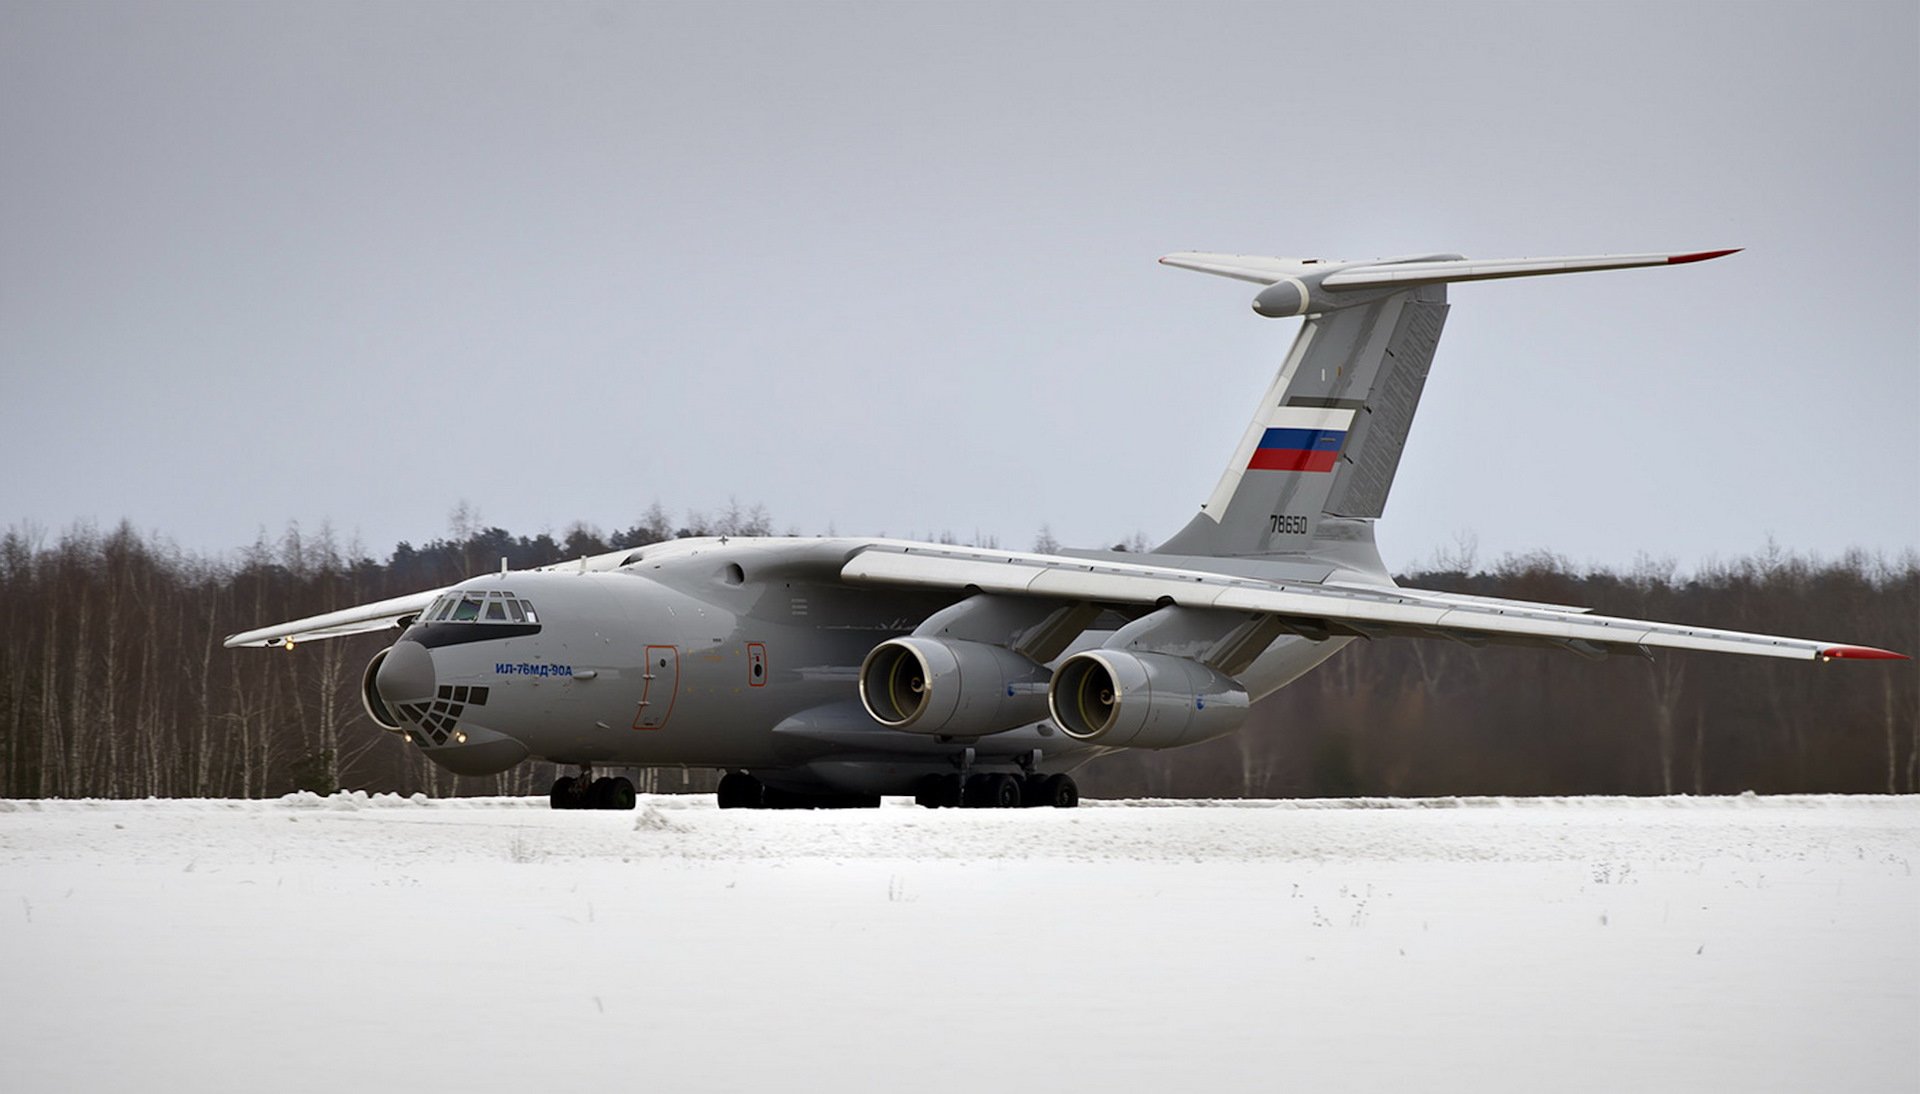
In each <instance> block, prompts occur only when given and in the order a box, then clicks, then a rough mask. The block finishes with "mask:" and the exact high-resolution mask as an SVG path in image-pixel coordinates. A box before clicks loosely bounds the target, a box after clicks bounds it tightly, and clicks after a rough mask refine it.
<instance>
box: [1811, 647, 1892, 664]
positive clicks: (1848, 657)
mask: <svg viewBox="0 0 1920 1094" xmlns="http://www.w3.org/2000/svg"><path fill="white" fill-rule="evenodd" d="M1820 660H1822V661H1833V660H1841V661H1911V660H1913V658H1911V657H1908V656H1907V655H1906V654H1904V653H1895V652H1893V651H1892V650H1882V649H1875V648H1874V647H1872V646H1828V647H1827V648H1826V649H1824V650H1821V651H1820Z"/></svg>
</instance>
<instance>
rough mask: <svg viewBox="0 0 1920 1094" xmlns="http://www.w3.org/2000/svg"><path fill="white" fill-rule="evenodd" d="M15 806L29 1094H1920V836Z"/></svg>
mask: <svg viewBox="0 0 1920 1094" xmlns="http://www.w3.org/2000/svg"><path fill="white" fill-rule="evenodd" d="M1128 804H1131V805H1135V806H1136V807H1127V805H1122V804H1119V803H1115V804H1106V803H1089V807H1087V808H1083V809H1081V810H1078V811H1074V812H1056V811H1051V810H1031V811H1010V812H993V811H978V812H976V811H946V810H942V811H937V812H929V811H924V810H918V809H914V808H912V807H910V806H907V805H905V804H904V803H889V806H888V807H887V808H883V809H880V810H874V811H847V812H819V813H803V812H796V813H785V812H776V813H761V812H732V811H730V812H725V813H722V812H720V811H718V810H716V809H713V808H712V807H711V806H710V805H709V804H708V803H707V801H706V800H704V799H677V798H670V797H662V798H651V799H643V802H642V805H641V808H640V809H639V810H638V811H637V812H635V813H592V812H584V813H552V812H549V811H547V810H546V809H545V808H544V804H543V803H536V802H532V801H523V800H518V799H469V800H463V801H427V800H425V799H416V800H411V801H410V800H406V799H396V798H373V799H368V798H366V797H364V796H357V795H339V796H335V797H333V798H326V799H322V798H315V797H312V796H311V795H302V796H293V797H290V798H287V799H282V800H280V801H275V802H0V968H4V969H5V970H7V973H6V976H5V979H4V980H0V1089H5V1090H7V1091H39V1090H104V1089H110V1088H112V1089H128V1088H130V1087H134V1086H139V1087H153V1088H158V1089H195V1090H201V1089H216V1090H258V1089H272V1090H320V1089H327V1090H335V1089H338V1088H339V1087H340V1086H341V1085H342V1084H347V1083H351V1084H355V1085H358V1086H361V1087H369V1086H370V1087H371V1088H372V1089H410V1090H453V1089H463V1090H507V1089H512V1088H528V1087H532V1086H538V1085H545V1084H556V1083H557V1084H566V1085H573V1084H578V1083H585V1082H608V1081H616V1082H619V1083H620V1084H621V1085H622V1086H623V1087H633V1088H643V1089H644V1088H657V1089H665V1090H745V1089H759V1090H766V1089H779V1090H815V1089H867V1088H881V1087H898V1088H908V1089H936V1090H948V1089H962V1088H971V1087H977V1086H979V1085H982V1084H991V1085H995V1086H1003V1087H1006V1086H1010V1087H1012V1088H1015V1089H1041V1088H1049V1089H1062V1088H1064V1089H1082V1088H1089V1087H1095V1086H1098V1087H1105V1088H1116V1089H1126V1090H1164V1089H1208V1088H1225V1087H1228V1086H1234V1087H1241V1088H1245V1087H1252V1088H1256V1089H1279V1088H1292V1087H1302V1086H1306V1085H1312V1086H1315V1087H1320V1088H1331V1089H1341V1090H1377V1089H1381V1088H1384V1087H1390V1086H1399V1087H1408V1088H1414V1089H1422V1090H1428V1089H1440V1090H1469V1089H1472V1090H1486V1089H1495V1090H1519V1089H1540V1088H1550V1089H1556V1090H1566V1089H1573V1090H1623V1089H1635V1090H1667V1089H1672V1090H1681V1089H1685V1090H1699V1089H1730V1088H1739V1089H1742V1090H1807V1089H1850V1090H1883V1089H1884V1090H1911V1089H1913V1088H1914V1086H1915V1084H1916V1082H1917V1081H1920V881H1917V880H1916V879H1915V877H1914V874H1913V865H1914V863H1915V862H1916V860H1920V801H1916V800H1913V799H1901V798H1785V799H1770V798H1768V799H1762V798H1736V799H1656V800H1629V799H1566V800H1547V801H1504V800H1464V801H1463V800H1453V799H1448V800H1444V801H1433V802H1418V803H1401V802H1378V801H1376V802H1363V803H1357V805H1358V807H1355V804H1356V803H1293V802H1283V803H1207V804H1201V803H1128Z"/></svg>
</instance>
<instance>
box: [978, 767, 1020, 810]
mask: <svg viewBox="0 0 1920 1094" xmlns="http://www.w3.org/2000/svg"><path fill="white" fill-rule="evenodd" d="M967 804H968V805H970V806H973V807H974V808H976V809H1018V808H1020V780H1019V779H1016V778H1014V777H1013V776H1012V775H975V776H974V777H973V778H971V779H968V780H967Z"/></svg>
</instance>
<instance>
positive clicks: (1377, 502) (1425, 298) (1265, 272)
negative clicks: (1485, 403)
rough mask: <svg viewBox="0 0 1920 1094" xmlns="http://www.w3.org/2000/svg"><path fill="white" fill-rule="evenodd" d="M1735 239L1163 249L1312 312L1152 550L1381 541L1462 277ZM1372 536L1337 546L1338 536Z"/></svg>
mask: <svg viewBox="0 0 1920 1094" xmlns="http://www.w3.org/2000/svg"><path fill="white" fill-rule="evenodd" d="M1733 253H1735V252H1734V251H1731V250H1719V251H1686V252H1679V253H1674V252H1661V253H1656V254H1626V255H1572V256H1562V257H1554V258H1503V259H1466V258H1462V257H1460V256H1459V255H1449V254H1440V255H1413V256H1408V257H1405V258H1391V259H1382V260H1377V261H1372V262H1324V261H1321V260H1319V259H1297V258H1265V257H1261V256H1253V255H1231V254H1212V253H1201V252H1194V251H1185V252H1181V253H1179V254H1171V255H1168V256H1166V257H1165V258H1162V259H1161V260H1160V261H1161V262H1162V263H1163V264H1165V265H1168V266H1177V267H1180V268H1181V269H1187V270H1196V271H1198V272H1200V273H1206V274H1213V275H1215V276H1219V277H1230V278H1233V279H1234V280H1236V281H1248V282H1252V283H1254V284H1256V285H1261V286H1263V288H1262V289H1261V290H1260V292H1259V293H1258V294H1257V295H1255V296H1254V298H1253V310H1254V311H1255V312H1257V313H1259V314H1260V315H1264V316H1267V317H1269V318H1275V319H1279V318H1287V317H1291V316H1305V317H1306V321H1305V322H1304V323H1303V324H1302V325H1301V328H1300V336H1299V337H1298V338H1296V339H1294V343H1293V348H1292V349H1291V350H1290V351H1288V353H1287V357H1286V360H1285V362H1284V363H1283V364H1282V365H1281V366H1280V374H1279V375H1278V376H1276V377H1274V380H1273V386H1271V387H1269V388H1268V389H1267V393H1266V395H1265V396H1264V397H1263V398H1262V399H1261V401H1260V408H1259V410H1258V411H1256V412H1255V413H1254V416H1253V421H1252V422H1251V423H1250V424H1249V425H1248V426H1247V431H1246V433H1245V435H1244V436H1242V437H1241V438H1240V447H1239V448H1238V449H1236V450H1235V451H1234V455H1233V460H1232V461H1231V462H1230V463H1228V465H1227V470H1226V473H1225V474H1223V475H1221V476H1220V485H1218V486H1216V487H1214V490H1213V496H1211V497H1209V498H1208V499H1207V502H1206V504H1205V505H1202V506H1201V507H1200V513H1199V515H1198V516H1196V517H1194V518H1193V520H1192V521H1191V522H1189V523H1188V524H1187V526H1186V527H1185V528H1182V529H1181V530H1180V531H1179V533H1178V534H1176V535H1175V536H1174V537H1173V538H1172V539H1170V540H1168V541H1167V542H1166V543H1164V544H1162V545H1161V546H1160V547H1159V548H1158V549H1157V550H1158V551H1160V552H1162V553H1166V554H1174V555H1210V556H1260V555H1289V554H1304V553H1308V552H1317V553H1320V554H1325V555H1329V556H1331V555H1335V554H1340V553H1345V554H1346V555H1347V556H1348V558H1349V560H1352V561H1357V562H1361V563H1363V564H1364V563H1365V562H1367V561H1368V560H1369V559H1370V560H1371V563H1372V565H1373V567H1375V568H1377V567H1378V555H1377V554H1376V553H1374V552H1373V549H1372V543H1373V524H1372V522H1373V520H1374V519H1375V518H1377V517H1378V516H1380V514H1381V513H1382V512H1384V511H1385V509H1386V505H1387V495H1388V493H1389V492H1390V491H1391V490H1392V489H1393V476H1394V474H1395V473H1396V472H1397V471H1398V470H1399V469H1400V454H1401V453H1402V452H1403V451H1405V449H1406V445H1407V433H1408V431H1409V430H1411V429H1412V428H1413V415H1414V411H1415V410H1417V409H1418V408H1419V406H1420V393H1421V392H1422V391H1423V390H1424V389H1425V388H1426V384H1427V370H1428V368H1429V367H1431V366H1432V364H1433V351H1434V348H1435V347H1436V346H1438V345H1439V343H1440V330H1441V328H1442V327H1443V326H1445V325H1446V321H1447V286H1448V285H1449V284H1451V283H1453V282H1456V281H1492V280H1498V279H1503V278H1510V277H1541V276H1548V275H1553V274H1569V273H1586V272H1591V271H1596V270H1622V269H1631V268H1635V267H1643V266H1679V265H1685V264H1687V263H1692V262H1703V261H1706V260H1708V259H1713V258H1719V257H1721V256H1723V255H1729V254H1733ZM1356 542H1358V543H1361V544H1363V545H1364V550H1361V551H1352V550H1348V551H1345V552H1342V550H1341V548H1340V547H1338V546H1336V545H1340V544H1354V543H1356Z"/></svg>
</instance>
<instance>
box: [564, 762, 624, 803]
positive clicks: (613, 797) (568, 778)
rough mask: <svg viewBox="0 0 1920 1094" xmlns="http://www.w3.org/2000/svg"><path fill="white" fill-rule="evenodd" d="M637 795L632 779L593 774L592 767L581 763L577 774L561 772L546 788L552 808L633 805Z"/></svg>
mask: <svg viewBox="0 0 1920 1094" xmlns="http://www.w3.org/2000/svg"><path fill="white" fill-rule="evenodd" d="M638 800H639V796H638V795H637V794H635V793H634V789H633V780H631V779H628V778H625V777H622V776H616V777H614V778H600V779H596V778H594V777H593V771H592V769H591V768H588V767H586V766H585V765H582V766H581V768H580V774H578V775H563V776H561V777H560V778H558V779H555V780H554V782H553V789H551V790H549V791H547V804H548V805H549V806H551V807H552V808H554V809H632V808H633V806H634V803H635V802H636V801H638Z"/></svg>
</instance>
